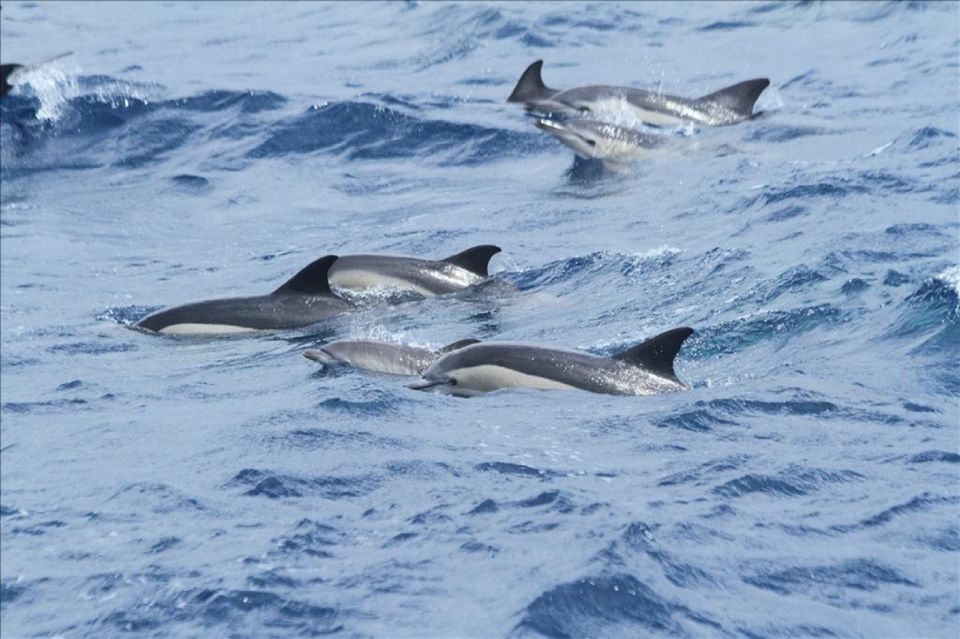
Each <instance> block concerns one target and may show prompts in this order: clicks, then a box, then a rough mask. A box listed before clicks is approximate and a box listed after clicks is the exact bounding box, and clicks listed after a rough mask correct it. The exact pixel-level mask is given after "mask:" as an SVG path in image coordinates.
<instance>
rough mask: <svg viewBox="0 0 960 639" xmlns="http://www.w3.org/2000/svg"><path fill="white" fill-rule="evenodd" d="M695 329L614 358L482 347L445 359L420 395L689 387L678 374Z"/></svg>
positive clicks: (430, 372)
mask: <svg viewBox="0 0 960 639" xmlns="http://www.w3.org/2000/svg"><path fill="white" fill-rule="evenodd" d="M692 333H693V329H692V328H675V329H673V330H670V331H667V332H666V333H661V334H660V335H657V336H656V337H651V338H650V339H648V340H647V341H645V342H643V343H642V344H639V345H637V346H634V347H633V348H629V349H627V350H625V351H623V352H621V353H617V354H616V355H614V356H613V357H598V356H596V355H590V354H587V353H577V352H572V351H562V350H556V349H552V348H543V347H539V346H530V345H526V344H509V343H503V342H500V343H497V342H481V343H479V344H474V345H472V346H467V347H465V348H461V349H458V350H455V351H453V352H451V353H448V354H447V355H444V356H443V357H441V358H440V359H438V360H437V361H436V362H434V363H433V364H432V365H430V367H429V368H427V370H425V371H424V372H423V382H420V383H417V384H413V385H411V387H410V388H413V389H415V390H432V391H436V392H442V393H448V394H451V395H458V396H461V397H470V396H473V395H480V394H482V393H486V392H489V391H494V390H498V389H501V388H539V389H544V390H548V389H575V388H579V389H582V390H587V391H591V392H594V393H606V394H609V395H653V394H656V393H667V392H671V391H678V390H683V389H685V388H687V386H686V385H685V384H684V383H683V382H681V381H680V380H679V379H678V378H677V375H676V373H675V372H674V370H673V360H674V359H675V358H676V356H677V353H678V352H679V351H680V346H681V345H682V344H683V342H684V340H686V339H687V338H688V337H689V336H690V335H691V334H692Z"/></svg>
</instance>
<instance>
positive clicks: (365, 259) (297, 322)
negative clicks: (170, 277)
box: [135, 244, 500, 335]
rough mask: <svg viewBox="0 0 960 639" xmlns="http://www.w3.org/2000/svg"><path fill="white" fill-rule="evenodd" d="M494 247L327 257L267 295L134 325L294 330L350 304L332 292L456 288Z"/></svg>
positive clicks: (212, 331) (473, 277) (166, 312)
mask: <svg viewBox="0 0 960 639" xmlns="http://www.w3.org/2000/svg"><path fill="white" fill-rule="evenodd" d="M498 252H500V248H499V247H497V246H493V245H491V244H484V245H481V246H475V247H473V248H469V249H467V250H465V251H463V252H461V253H457V254H456V255H452V256H450V257H448V258H446V259H443V260H423V259H417V258H411V257H395V256H386V255H379V256H378V255H346V256H343V257H338V256H336V255H327V256H325V257H322V258H320V259H318V260H316V261H314V262H312V263H311V264H309V265H308V266H306V267H304V268H303V270H301V271H300V272H299V273H297V274H296V275H294V276H293V277H292V278H290V280H288V281H287V282H286V283H284V284H283V286H281V287H280V288H278V289H276V290H275V291H273V292H272V293H268V294H267V295H257V296H252V297H232V298H226V299H214V300H206V301H203V302H194V303H192V304H185V305H182V306H174V307H172V308H167V309H163V310H160V311H157V312H155V313H151V314H150V315H147V316H146V317H144V318H143V319H141V320H140V321H139V322H137V323H136V324H135V326H136V327H137V328H142V329H145V330H148V331H153V332H155V333H164V334H169V335H218V334H219V335H223V334H231V333H243V332H249V331H263V330H281V329H289V328H300V327H303V326H308V325H310V324H314V323H316V322H319V321H321V320H325V319H328V318H331V317H334V316H337V315H341V314H343V313H346V312H348V311H350V310H353V309H355V308H356V304H354V303H353V302H351V301H350V300H347V299H344V298H342V297H340V296H339V295H337V294H336V292H335V291H334V290H333V288H332V287H331V285H334V286H336V287H338V288H340V289H342V290H350V291H362V290H368V289H370V288H375V287H379V286H389V287H394V288H399V289H401V290H406V291H413V292H416V293H420V294H422V295H441V294H445V293H452V292H455V291H458V290H462V289H464V288H466V287H468V286H471V285H473V284H476V283H478V282H481V281H483V280H484V279H486V278H487V277H488V272H487V267H488V264H489V262H490V258H491V257H493V256H494V255H495V254H496V253H498Z"/></svg>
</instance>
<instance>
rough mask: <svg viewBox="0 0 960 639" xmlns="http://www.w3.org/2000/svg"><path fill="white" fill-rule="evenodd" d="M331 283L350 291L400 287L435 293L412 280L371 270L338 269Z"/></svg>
mask: <svg viewBox="0 0 960 639" xmlns="http://www.w3.org/2000/svg"><path fill="white" fill-rule="evenodd" d="M330 285H331V286H333V287H334V288H340V289H346V290H348V291H358V292H362V291H368V290H371V289H378V288H380V289H399V290H401V291H415V292H417V293H420V294H421V295H425V296H432V295H433V293H432V292H431V291H429V290H428V289H426V288H423V287H422V286H417V285H416V284H415V283H413V282H411V281H410V280H402V279H399V278H395V277H389V276H386V275H381V274H378V273H371V272H370V271H360V270H356V271H355V270H346V269H344V270H337V271H335V272H334V273H331V275H330Z"/></svg>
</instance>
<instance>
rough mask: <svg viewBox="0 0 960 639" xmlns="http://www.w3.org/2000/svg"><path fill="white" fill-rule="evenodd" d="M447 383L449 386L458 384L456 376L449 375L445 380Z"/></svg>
mask: <svg viewBox="0 0 960 639" xmlns="http://www.w3.org/2000/svg"><path fill="white" fill-rule="evenodd" d="M447 383H448V384H450V385H451V386H456V385H457V384H459V382H458V381H457V378H456V377H451V378H450V379H449V380H447Z"/></svg>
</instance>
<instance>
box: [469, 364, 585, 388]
mask: <svg viewBox="0 0 960 639" xmlns="http://www.w3.org/2000/svg"><path fill="white" fill-rule="evenodd" d="M452 377H455V378H456V380H457V385H456V387H455V390H456V391H461V390H472V391H479V392H482V393H485V392H489V391H495V390H497V389H500V388H538V389H542V390H573V389H575V388H576V387H575V386H570V385H569V384H564V383H563V382H558V381H556V380H554V379H549V378H547V377H540V376H538V375H528V374H527V373H521V372H520V371H518V370H514V369H512V368H505V367H503V366H496V365H493V364H483V365H481V366H471V367H470V368H461V369H458V370H457V371H456V374H455V375H452Z"/></svg>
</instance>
